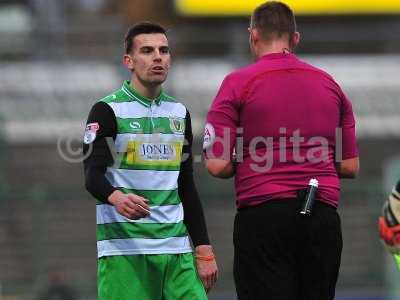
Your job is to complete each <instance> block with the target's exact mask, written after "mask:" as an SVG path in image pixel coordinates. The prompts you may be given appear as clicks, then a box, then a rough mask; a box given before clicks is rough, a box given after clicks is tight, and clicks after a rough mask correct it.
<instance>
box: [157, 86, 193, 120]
mask: <svg viewBox="0 0 400 300" xmlns="http://www.w3.org/2000/svg"><path fill="white" fill-rule="evenodd" d="M160 103H161V106H162V107H163V108H164V109H166V110H169V111H170V112H171V113H175V114H178V115H179V116H185V115H186V112H187V108H186V105H185V104H183V103H182V102H181V101H180V100H178V99H177V98H176V97H173V96H171V95H169V94H167V93H166V92H165V91H163V92H162V95H161V102H160Z"/></svg>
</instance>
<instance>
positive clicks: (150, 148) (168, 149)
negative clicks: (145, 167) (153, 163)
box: [139, 143, 177, 161]
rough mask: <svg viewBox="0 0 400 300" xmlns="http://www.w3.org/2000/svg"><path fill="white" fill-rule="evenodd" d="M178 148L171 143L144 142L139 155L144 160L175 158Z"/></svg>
mask: <svg viewBox="0 0 400 300" xmlns="http://www.w3.org/2000/svg"><path fill="white" fill-rule="evenodd" d="M176 154H177V153H176V148H175V147H174V145H172V144H169V143H142V144H141V145H140V147H139V156H140V158H141V159H143V160H168V161H169V160H174V159H176Z"/></svg>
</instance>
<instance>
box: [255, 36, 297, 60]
mask: <svg viewBox="0 0 400 300" xmlns="http://www.w3.org/2000/svg"><path fill="white" fill-rule="evenodd" d="M289 49H290V46H289V43H288V42H287V41H286V40H275V41H271V42H268V43H260V44H259V45H258V47H257V50H256V57H257V59H258V58H260V57H262V56H264V55H268V54H272V53H289V52H290V50H289Z"/></svg>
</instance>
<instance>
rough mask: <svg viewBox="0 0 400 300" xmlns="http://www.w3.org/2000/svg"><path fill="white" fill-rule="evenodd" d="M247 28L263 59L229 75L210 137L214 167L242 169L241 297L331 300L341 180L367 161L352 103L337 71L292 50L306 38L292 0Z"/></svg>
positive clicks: (227, 171) (225, 173) (264, 10)
mask: <svg viewBox="0 0 400 300" xmlns="http://www.w3.org/2000/svg"><path fill="white" fill-rule="evenodd" d="M249 33H250V38H249V41H250V47H251V51H252V53H253V54H254V55H255V57H256V62H255V63H253V64H250V65H249V66H247V67H244V68H242V69H240V70H238V71H235V72H233V73H231V74H229V75H228V76H227V77H226V78H225V79H224V81H223V83H222V85H221V87H220V90H219V92H218V94H217V96H216V98H215V99H214V102H213V103H212V106H211V108H210V110H209V112H208V115H207V122H208V124H207V125H206V130H205V137H204V148H205V151H206V167H207V169H208V171H209V172H210V173H211V174H212V175H214V176H216V177H222V178H226V177H231V176H234V175H235V188H236V196H237V200H236V202H237V208H238V212H237V214H236V218H235V225H234V233H233V240H234V251H235V253H234V256H235V257H234V278H235V284H236V291H237V294H238V298H239V299H240V300H243V299H248V300H250V299H251V300H253V299H284V300H299V299H301V300H332V299H334V294H335V285H336V281H337V277H338V271H339V265H340V256H341V250H342V236H341V228H340V219H339V216H338V214H337V211H336V207H337V205H338V201H339V191H340V180H339V178H344V177H349V178H352V177H355V176H356V174H357V172H358V168H359V160H358V150H357V145H356V137H355V120H354V116H353V111H352V106H351V103H350V101H349V100H348V99H347V98H346V96H345V95H344V93H343V92H342V90H341V89H340V87H339V85H338V84H337V83H336V82H335V81H334V80H333V79H332V77H331V76H329V75H328V74H327V73H325V72H324V71H322V70H320V69H318V68H315V67H313V66H311V65H309V64H307V63H305V62H303V61H301V60H299V59H298V58H297V57H296V56H295V55H294V54H293V53H292V51H293V49H294V48H295V46H296V45H297V44H298V43H299V40H300V35H299V33H298V32H297V31H296V22H295V17H294V15H293V12H292V11H291V9H290V8H289V7H288V6H287V5H286V4H284V3H282V2H276V1H268V2H266V3H264V4H262V5H260V6H259V7H258V8H256V9H255V11H254V13H253V15H252V18H251V23H250V28H249ZM234 149H235V151H234ZM234 153H235V155H234ZM234 156H236V161H237V163H236V164H235V158H234ZM313 178H315V179H317V180H318V183H319V186H318V189H317V193H316V197H315V198H316V201H315V203H314V207H313V208H312V213H311V215H310V216H307V215H303V214H300V212H301V207H302V205H303V203H304V202H303V201H304V199H303V197H301V196H300V195H301V194H302V193H301V191H302V190H303V189H304V188H306V187H307V185H308V183H309V181H310V180H311V179H313ZM311 182H314V181H311Z"/></svg>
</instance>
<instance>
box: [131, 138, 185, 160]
mask: <svg viewBox="0 0 400 300" xmlns="http://www.w3.org/2000/svg"><path fill="white" fill-rule="evenodd" d="M182 146H183V143H182V142H165V143H163V142H155V143H154V142H139V141H130V142H128V147H127V153H126V162H127V163H128V164H132V165H134V164H141V165H149V166H151V165H162V166H179V164H180V163H181V157H182Z"/></svg>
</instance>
